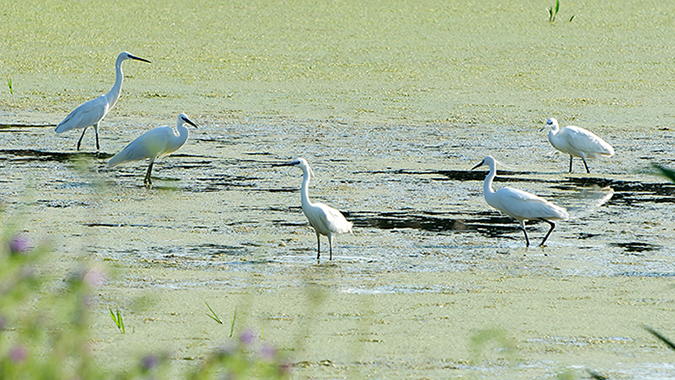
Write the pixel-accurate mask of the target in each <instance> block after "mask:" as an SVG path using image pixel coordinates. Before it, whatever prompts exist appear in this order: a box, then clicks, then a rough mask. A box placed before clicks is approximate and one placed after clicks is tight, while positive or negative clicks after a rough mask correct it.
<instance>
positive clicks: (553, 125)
mask: <svg viewBox="0 0 675 380" xmlns="http://www.w3.org/2000/svg"><path fill="white" fill-rule="evenodd" d="M546 128H553V130H556V129H558V120H556V119H554V118H550V119H548V120H546V125H545V126H544V128H542V129H541V131H543V130H544V129H546ZM541 131H540V132H541Z"/></svg>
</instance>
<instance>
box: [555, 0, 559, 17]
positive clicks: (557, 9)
mask: <svg viewBox="0 0 675 380" xmlns="http://www.w3.org/2000/svg"><path fill="white" fill-rule="evenodd" d="M559 10H560V0H555V14H558V11H559Z"/></svg>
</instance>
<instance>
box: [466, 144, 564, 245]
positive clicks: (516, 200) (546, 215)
mask: <svg viewBox="0 0 675 380" xmlns="http://www.w3.org/2000/svg"><path fill="white" fill-rule="evenodd" d="M482 165H488V166H489V167H490V173H489V174H488V175H487V177H485V182H484V184H483V192H484V194H485V200H486V201H487V203H488V204H489V205H490V206H492V207H494V208H496V209H497V210H499V211H501V212H502V213H504V214H506V215H508V216H510V217H511V218H513V219H515V220H517V221H518V222H519V223H520V228H522V229H523V233H525V241H526V242H527V246H528V247H529V246H530V239H529V238H528V237H527V230H526V229H525V222H524V221H525V220H537V219H538V220H543V221H544V222H546V223H548V224H549V225H550V226H551V229H550V230H548V233H547V234H546V237H544V240H543V241H542V242H541V245H542V246H543V245H544V244H545V243H546V240H547V239H548V237H549V236H550V235H551V232H553V229H554V228H555V223H553V222H552V221H551V220H567V219H568V218H569V215H568V214H567V211H566V210H565V209H564V208H562V207H559V206H556V205H554V204H553V203H551V202H549V201H547V200H545V199H543V198H540V197H538V196H536V195H534V194H530V193H528V192H525V191H522V190H518V189H512V188H510V187H503V188H501V189H499V190H497V191H494V190H493V189H492V180H493V179H494V178H495V176H496V175H497V160H495V159H494V158H492V157H491V156H487V157H485V158H484V159H483V161H481V163H480V164H478V165H476V166H474V167H473V168H471V170H474V169H476V168H478V167H480V166H482Z"/></svg>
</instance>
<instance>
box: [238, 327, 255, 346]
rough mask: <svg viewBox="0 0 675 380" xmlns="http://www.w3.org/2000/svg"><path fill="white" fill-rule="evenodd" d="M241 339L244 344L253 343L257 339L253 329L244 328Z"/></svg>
mask: <svg viewBox="0 0 675 380" xmlns="http://www.w3.org/2000/svg"><path fill="white" fill-rule="evenodd" d="M239 340H240V341H241V342H242V343H244V344H251V343H253V341H254V340H255V333H254V332H253V331H252V330H244V332H243V333H241V335H240V336H239Z"/></svg>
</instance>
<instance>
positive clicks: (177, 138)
mask: <svg viewBox="0 0 675 380" xmlns="http://www.w3.org/2000/svg"><path fill="white" fill-rule="evenodd" d="M185 123H187V124H190V125H192V126H193V127H195V128H197V125H195V123H193V122H192V121H190V119H188V117H187V115H186V114H184V113H182V114H180V115H178V119H177V120H176V130H174V129H173V128H171V127H169V126H164V127H157V128H154V129H151V130H149V131H147V132H145V133H144V134H142V135H141V136H139V137H138V138H136V140H134V141H132V142H131V143H129V145H127V146H126V147H125V148H124V149H122V151H120V152H119V153H117V154H116V155H115V156H114V157H113V158H111V159H110V161H108V166H111V167H113V166H117V165H119V164H123V163H125V162H131V161H139V160H144V159H146V158H149V159H150V165H149V166H148V171H147V173H146V174H145V180H144V181H143V182H144V183H145V184H146V185H147V186H151V185H152V180H151V179H150V173H151V172H152V165H153V164H154V163H155V159H157V158H158V157H162V156H166V155H168V154H171V153H173V152H175V151H177V150H178V149H180V148H181V147H182V146H183V145H185V142H186V141H187V139H188V135H189V131H188V128H187V127H186V126H184V125H183V124H185ZM176 131H177V132H178V133H176Z"/></svg>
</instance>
